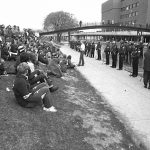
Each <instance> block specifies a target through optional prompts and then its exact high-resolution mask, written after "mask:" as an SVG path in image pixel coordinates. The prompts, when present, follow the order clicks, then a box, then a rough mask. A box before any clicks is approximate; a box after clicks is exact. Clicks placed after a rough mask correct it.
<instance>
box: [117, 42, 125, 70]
mask: <svg viewBox="0 0 150 150" xmlns="http://www.w3.org/2000/svg"><path fill="white" fill-rule="evenodd" d="M124 57H125V45H124V43H121V46H120V49H119V69H118V70H122V69H123V61H124Z"/></svg>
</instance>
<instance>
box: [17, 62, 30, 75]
mask: <svg viewBox="0 0 150 150" xmlns="http://www.w3.org/2000/svg"><path fill="white" fill-rule="evenodd" d="M28 69H29V65H28V64H27V63H26V62H23V63H20V64H19V65H18V67H17V72H18V73H20V74H24V73H25V72H26V71H27V70H28Z"/></svg>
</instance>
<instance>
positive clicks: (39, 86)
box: [0, 25, 75, 112]
mask: <svg viewBox="0 0 150 150" xmlns="http://www.w3.org/2000/svg"><path fill="white" fill-rule="evenodd" d="M14 28H15V27H14V26H13V27H11V26H9V31H10V32H11V34H9V33H10V32H9V33H8V32H6V31H5V30H7V27H6V28H5V26H4V25H1V28H0V75H6V74H9V73H10V72H9V70H7V71H6V66H7V65H6V64H7V63H8V61H12V62H14V71H13V72H11V73H13V74H15V81H14V85H13V92H14V96H15V98H16V101H17V102H18V104H19V105H21V106H22V107H27V108H30V107H35V106H37V105H41V106H42V107H43V110H45V111H48V112H49V111H50V112H56V111H57V109H56V108H55V107H54V106H53V100H52V98H51V92H55V91H56V90H58V88H59V87H58V86H56V85H53V83H52V80H51V77H52V76H55V77H57V78H61V77H62V76H63V73H66V72H67V69H73V68H74V67H75V65H74V64H73V63H72V62H71V55H69V56H67V55H65V54H63V53H62V52H61V51H60V47H59V46H58V45H56V44H55V43H54V42H53V41H52V40H51V41H49V39H48V40H47V39H42V38H41V37H38V36H36V34H35V33H34V31H32V30H31V29H24V31H22V32H21V31H20V30H19V28H18V27H16V29H17V30H16V31H15V32H14Z"/></svg>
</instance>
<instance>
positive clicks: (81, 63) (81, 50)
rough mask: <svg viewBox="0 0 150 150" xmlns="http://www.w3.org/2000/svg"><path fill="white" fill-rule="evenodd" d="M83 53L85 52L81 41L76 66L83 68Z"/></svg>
mask: <svg viewBox="0 0 150 150" xmlns="http://www.w3.org/2000/svg"><path fill="white" fill-rule="evenodd" d="M84 52H85V44H84V43H83V42H82V41H81V46H80V58H79V64H78V66H84Z"/></svg>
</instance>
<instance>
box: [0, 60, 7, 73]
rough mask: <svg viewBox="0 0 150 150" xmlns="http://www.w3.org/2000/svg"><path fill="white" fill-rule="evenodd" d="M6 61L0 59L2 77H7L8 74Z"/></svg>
mask: <svg viewBox="0 0 150 150" xmlns="http://www.w3.org/2000/svg"><path fill="white" fill-rule="evenodd" d="M4 63H5V61H4V59H2V58H0V75H6V74H7V72H6V70H5V66H4Z"/></svg>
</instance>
